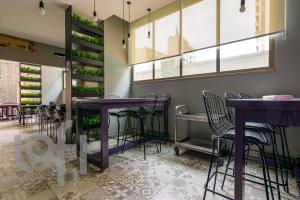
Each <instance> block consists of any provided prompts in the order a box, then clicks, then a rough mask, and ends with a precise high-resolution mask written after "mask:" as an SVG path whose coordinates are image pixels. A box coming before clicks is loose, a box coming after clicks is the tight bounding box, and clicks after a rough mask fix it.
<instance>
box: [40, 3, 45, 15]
mask: <svg viewBox="0 0 300 200" xmlns="http://www.w3.org/2000/svg"><path fill="white" fill-rule="evenodd" d="M39 9H40V13H41V15H42V16H45V15H46V11H45V5H44V2H43V0H41V1H40V3H39Z"/></svg>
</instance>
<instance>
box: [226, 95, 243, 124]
mask: <svg viewBox="0 0 300 200" xmlns="http://www.w3.org/2000/svg"><path fill="white" fill-rule="evenodd" d="M224 96H225V99H226V100H229V99H240V97H238V96H236V95H235V94H232V93H230V92H226V93H225V94H224ZM227 110H228V113H229V116H230V119H231V122H232V123H233V124H235V112H234V111H235V109H234V108H232V107H227Z"/></svg>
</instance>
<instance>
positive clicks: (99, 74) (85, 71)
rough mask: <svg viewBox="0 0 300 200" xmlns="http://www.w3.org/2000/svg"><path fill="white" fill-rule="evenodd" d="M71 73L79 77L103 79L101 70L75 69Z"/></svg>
mask: <svg viewBox="0 0 300 200" xmlns="http://www.w3.org/2000/svg"><path fill="white" fill-rule="evenodd" d="M73 73H74V74H76V75H80V76H96V77H103V75H104V72H103V69H87V68H84V67H76V68H75V69H74V71H73Z"/></svg>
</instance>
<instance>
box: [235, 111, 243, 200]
mask: <svg viewBox="0 0 300 200" xmlns="http://www.w3.org/2000/svg"><path fill="white" fill-rule="evenodd" d="M244 125H245V122H244V112H243V110H240V109H236V111H235V152H234V172H235V177H234V199H235V200H242V199H243V193H244V181H243V178H244V170H245V169H244V154H245V153H244V151H245V141H244V140H245V138H244V136H245V130H244Z"/></svg>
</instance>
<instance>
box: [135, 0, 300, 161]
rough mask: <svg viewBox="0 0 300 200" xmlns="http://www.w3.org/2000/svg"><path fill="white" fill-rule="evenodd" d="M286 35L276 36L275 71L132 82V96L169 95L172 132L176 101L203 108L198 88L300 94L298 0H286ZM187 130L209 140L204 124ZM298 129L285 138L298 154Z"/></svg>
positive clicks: (196, 109)
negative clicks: (148, 94) (284, 36)
mask: <svg viewBox="0 0 300 200" xmlns="http://www.w3.org/2000/svg"><path fill="white" fill-rule="evenodd" d="M287 4H288V6H287V28H288V29H287V30H288V32H287V39H286V40H282V37H279V38H277V39H276V43H275V61H274V62H275V68H276V71H275V72H268V73H253V74H243V75H231V76H224V77H211V78H196V79H186V80H174V81H162V82H159V81H157V82H151V83H133V84H132V93H133V95H135V96H140V95H144V94H147V93H151V92H156V93H157V94H162V93H169V94H170V95H171V96H172V101H171V106H170V112H169V116H170V120H169V127H170V131H171V134H172V136H173V133H174V107H175V105H178V104H186V105H188V106H189V107H190V108H191V109H192V111H193V112H203V111H204V105H203V100H202V95H201V92H202V90H204V89H208V90H211V91H213V92H215V93H217V94H219V95H223V94H224V92H225V91H229V92H233V93H239V92H241V91H245V92H247V93H250V94H252V95H254V96H257V97H259V96H262V95H265V94H293V95H294V96H296V97H300V89H299V86H300V78H299V75H300V64H299V63H300V62H299V57H300V21H299V19H300V12H299V10H300V1H299V0H287ZM191 132H192V133H193V134H197V135H198V136H199V137H200V138H202V139H203V140H205V141H209V138H210V134H211V133H210V131H209V128H208V126H207V125H203V124H202V125H200V124H199V125H194V126H192V130H191ZM299 132H300V130H299V129H298V128H293V129H288V142H289V146H290V148H291V153H292V155H294V156H298V157H299V156H300V146H299V141H300V134H299Z"/></svg>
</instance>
